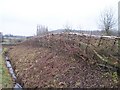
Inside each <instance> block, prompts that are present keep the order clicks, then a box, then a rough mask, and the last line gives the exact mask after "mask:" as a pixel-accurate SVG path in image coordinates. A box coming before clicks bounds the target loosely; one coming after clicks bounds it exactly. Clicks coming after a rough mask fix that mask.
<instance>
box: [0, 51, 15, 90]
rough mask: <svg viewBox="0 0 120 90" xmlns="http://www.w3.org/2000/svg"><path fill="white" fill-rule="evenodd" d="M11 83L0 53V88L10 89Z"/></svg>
mask: <svg viewBox="0 0 120 90" xmlns="http://www.w3.org/2000/svg"><path fill="white" fill-rule="evenodd" d="M12 83H13V81H12V78H11V75H10V74H9V71H8V69H7V67H6V65H5V61H4V59H3V57H2V54H1V53H0V88H1V86H2V88H12V86H13V84H12Z"/></svg>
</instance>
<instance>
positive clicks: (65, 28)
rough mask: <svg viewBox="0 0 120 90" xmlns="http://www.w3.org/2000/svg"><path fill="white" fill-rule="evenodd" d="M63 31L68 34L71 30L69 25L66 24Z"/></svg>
mask: <svg viewBox="0 0 120 90" xmlns="http://www.w3.org/2000/svg"><path fill="white" fill-rule="evenodd" d="M64 30H65V32H68V33H69V32H70V31H71V30H72V27H71V26H70V25H69V24H66V25H65V26H64Z"/></svg>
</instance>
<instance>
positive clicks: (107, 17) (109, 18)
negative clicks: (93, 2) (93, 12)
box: [100, 8, 117, 35]
mask: <svg viewBox="0 0 120 90" xmlns="http://www.w3.org/2000/svg"><path fill="white" fill-rule="evenodd" d="M116 23H117V22H116V19H115V14H114V13H113V10H112V9H111V8H109V9H105V10H104V11H103V12H102V13H101V15H100V28H101V29H102V30H103V31H104V32H105V33H106V35H111V32H110V31H111V30H112V29H113V28H114V26H115V25H116Z"/></svg>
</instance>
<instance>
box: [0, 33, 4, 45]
mask: <svg viewBox="0 0 120 90" xmlns="http://www.w3.org/2000/svg"><path fill="white" fill-rule="evenodd" d="M2 36H3V35H2V32H0V43H1V42H2Z"/></svg>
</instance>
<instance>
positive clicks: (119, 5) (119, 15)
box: [118, 1, 120, 36]
mask: <svg viewBox="0 0 120 90" xmlns="http://www.w3.org/2000/svg"><path fill="white" fill-rule="evenodd" d="M118 34H119V36H120V1H119V2H118Z"/></svg>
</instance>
